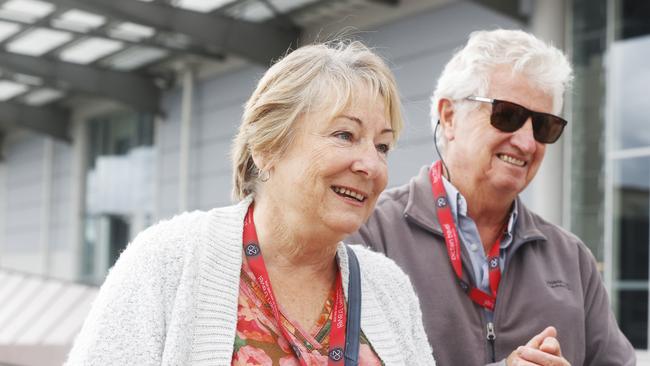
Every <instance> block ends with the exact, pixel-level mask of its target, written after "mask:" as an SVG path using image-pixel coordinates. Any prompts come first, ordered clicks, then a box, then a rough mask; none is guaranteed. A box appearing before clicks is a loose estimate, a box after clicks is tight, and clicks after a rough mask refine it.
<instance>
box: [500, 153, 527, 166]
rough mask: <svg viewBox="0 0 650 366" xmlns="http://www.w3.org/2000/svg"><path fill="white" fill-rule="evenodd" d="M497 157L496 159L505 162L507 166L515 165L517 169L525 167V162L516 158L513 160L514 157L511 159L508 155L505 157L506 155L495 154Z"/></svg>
mask: <svg viewBox="0 0 650 366" xmlns="http://www.w3.org/2000/svg"><path fill="white" fill-rule="evenodd" d="M497 157H498V158H499V159H500V160H501V161H505V162H506V163H508V164H512V165H516V166H518V167H523V166H525V165H526V162H525V161H523V160H519V159H517V158H515V157H513V156H510V155H506V154H497Z"/></svg>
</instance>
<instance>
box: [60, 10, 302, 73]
mask: <svg viewBox="0 0 650 366" xmlns="http://www.w3.org/2000/svg"><path fill="white" fill-rule="evenodd" d="M50 1H51V2H52V3H55V4H59V5H64V6H69V7H74V8H78V9H84V10H87V11H92V12H95V13H99V14H103V15H107V16H110V17H111V18H115V19H120V20H124V21H129V22H134V23H139V24H142V25H146V26H149V27H153V28H156V29H159V30H164V31H169V32H176V33H182V34H185V35H186V36H189V37H190V38H191V39H192V40H193V41H194V42H196V43H198V44H201V45H204V46H205V47H206V48H207V49H215V50H217V51H224V52H226V53H229V52H232V53H234V54H236V55H239V56H241V57H244V58H246V59H248V60H251V61H253V62H256V63H260V64H263V65H267V66H268V65H269V62H270V61H271V60H273V59H275V58H276V57H278V56H280V55H282V54H284V53H285V52H286V50H287V49H288V48H289V47H290V46H291V45H293V46H296V45H297V40H298V37H299V35H300V31H299V29H297V28H280V27H277V26H273V25H270V24H265V23H254V22H248V21H244V20H238V19H234V18H231V17H228V16H226V15H221V14H202V13H197V12H194V11H189V10H185V9H181V8H175V7H171V6H169V5H166V4H163V3H158V2H143V1H133V0H50Z"/></svg>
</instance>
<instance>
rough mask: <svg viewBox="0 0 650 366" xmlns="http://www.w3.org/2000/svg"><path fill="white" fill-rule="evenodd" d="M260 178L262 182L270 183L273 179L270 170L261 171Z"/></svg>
mask: <svg viewBox="0 0 650 366" xmlns="http://www.w3.org/2000/svg"><path fill="white" fill-rule="evenodd" d="M259 178H260V182H268V181H269V179H271V171H270V170H260V172H259Z"/></svg>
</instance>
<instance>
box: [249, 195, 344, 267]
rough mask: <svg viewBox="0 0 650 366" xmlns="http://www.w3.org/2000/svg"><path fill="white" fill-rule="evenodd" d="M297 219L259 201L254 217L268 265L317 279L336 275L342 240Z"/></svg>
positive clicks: (256, 204)
mask: <svg viewBox="0 0 650 366" xmlns="http://www.w3.org/2000/svg"><path fill="white" fill-rule="evenodd" d="M293 217H295V215H294V214H292V213H287V212H286V210H285V211H284V212H283V211H282V210H281V209H280V208H274V205H272V204H268V203H267V202H266V201H264V200H260V201H259V202H258V201H256V202H255V209H254V211H253V218H254V220H255V229H256V231H257V237H258V239H259V242H260V247H261V249H262V253H263V255H264V261H265V263H266V266H267V267H271V268H274V269H276V270H279V271H283V272H284V271H287V272H288V273H291V272H295V271H301V272H304V274H308V273H312V274H313V275H315V276H323V274H325V273H329V272H335V270H336V263H335V262H336V261H335V258H336V249H337V245H338V242H339V240H338V238H333V237H328V235H322V233H318V232H316V230H314V228H315V226H316V225H317V224H315V225H309V224H305V223H300V222H299V220H292V218H293ZM294 221H295V222H294ZM328 277H329V276H328Z"/></svg>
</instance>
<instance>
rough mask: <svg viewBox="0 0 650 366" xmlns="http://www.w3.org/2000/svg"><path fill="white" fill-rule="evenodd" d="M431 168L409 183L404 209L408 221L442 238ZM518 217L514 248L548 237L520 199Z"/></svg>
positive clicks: (425, 169) (421, 170)
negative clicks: (430, 174)
mask: <svg viewBox="0 0 650 366" xmlns="http://www.w3.org/2000/svg"><path fill="white" fill-rule="evenodd" d="M429 169H430V167H429V166H424V167H422V168H421V169H420V172H419V173H418V175H417V176H415V177H413V179H411V181H410V182H409V193H408V200H407V202H406V207H405V208H404V217H405V218H406V220H408V221H411V222H412V223H415V224H417V225H418V226H420V227H422V228H424V229H426V230H428V231H430V232H432V233H434V234H437V235H440V236H442V229H441V227H440V222H439V221H438V214H437V213H436V209H435V201H434V199H433V192H432V190H431V181H430V180H429ZM516 200H517V208H518V216H517V222H516V225H515V228H514V229H513V230H514V240H513V244H514V246H517V247H518V246H519V245H520V244H523V243H526V242H530V241H536V240H543V241H546V236H545V235H544V234H543V233H542V230H540V228H539V225H538V222H539V220H538V219H537V217H536V215H535V214H534V213H533V212H531V211H530V210H529V209H528V208H527V207H526V206H525V205H524V204H523V202H521V200H520V199H519V196H517V198H516Z"/></svg>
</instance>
